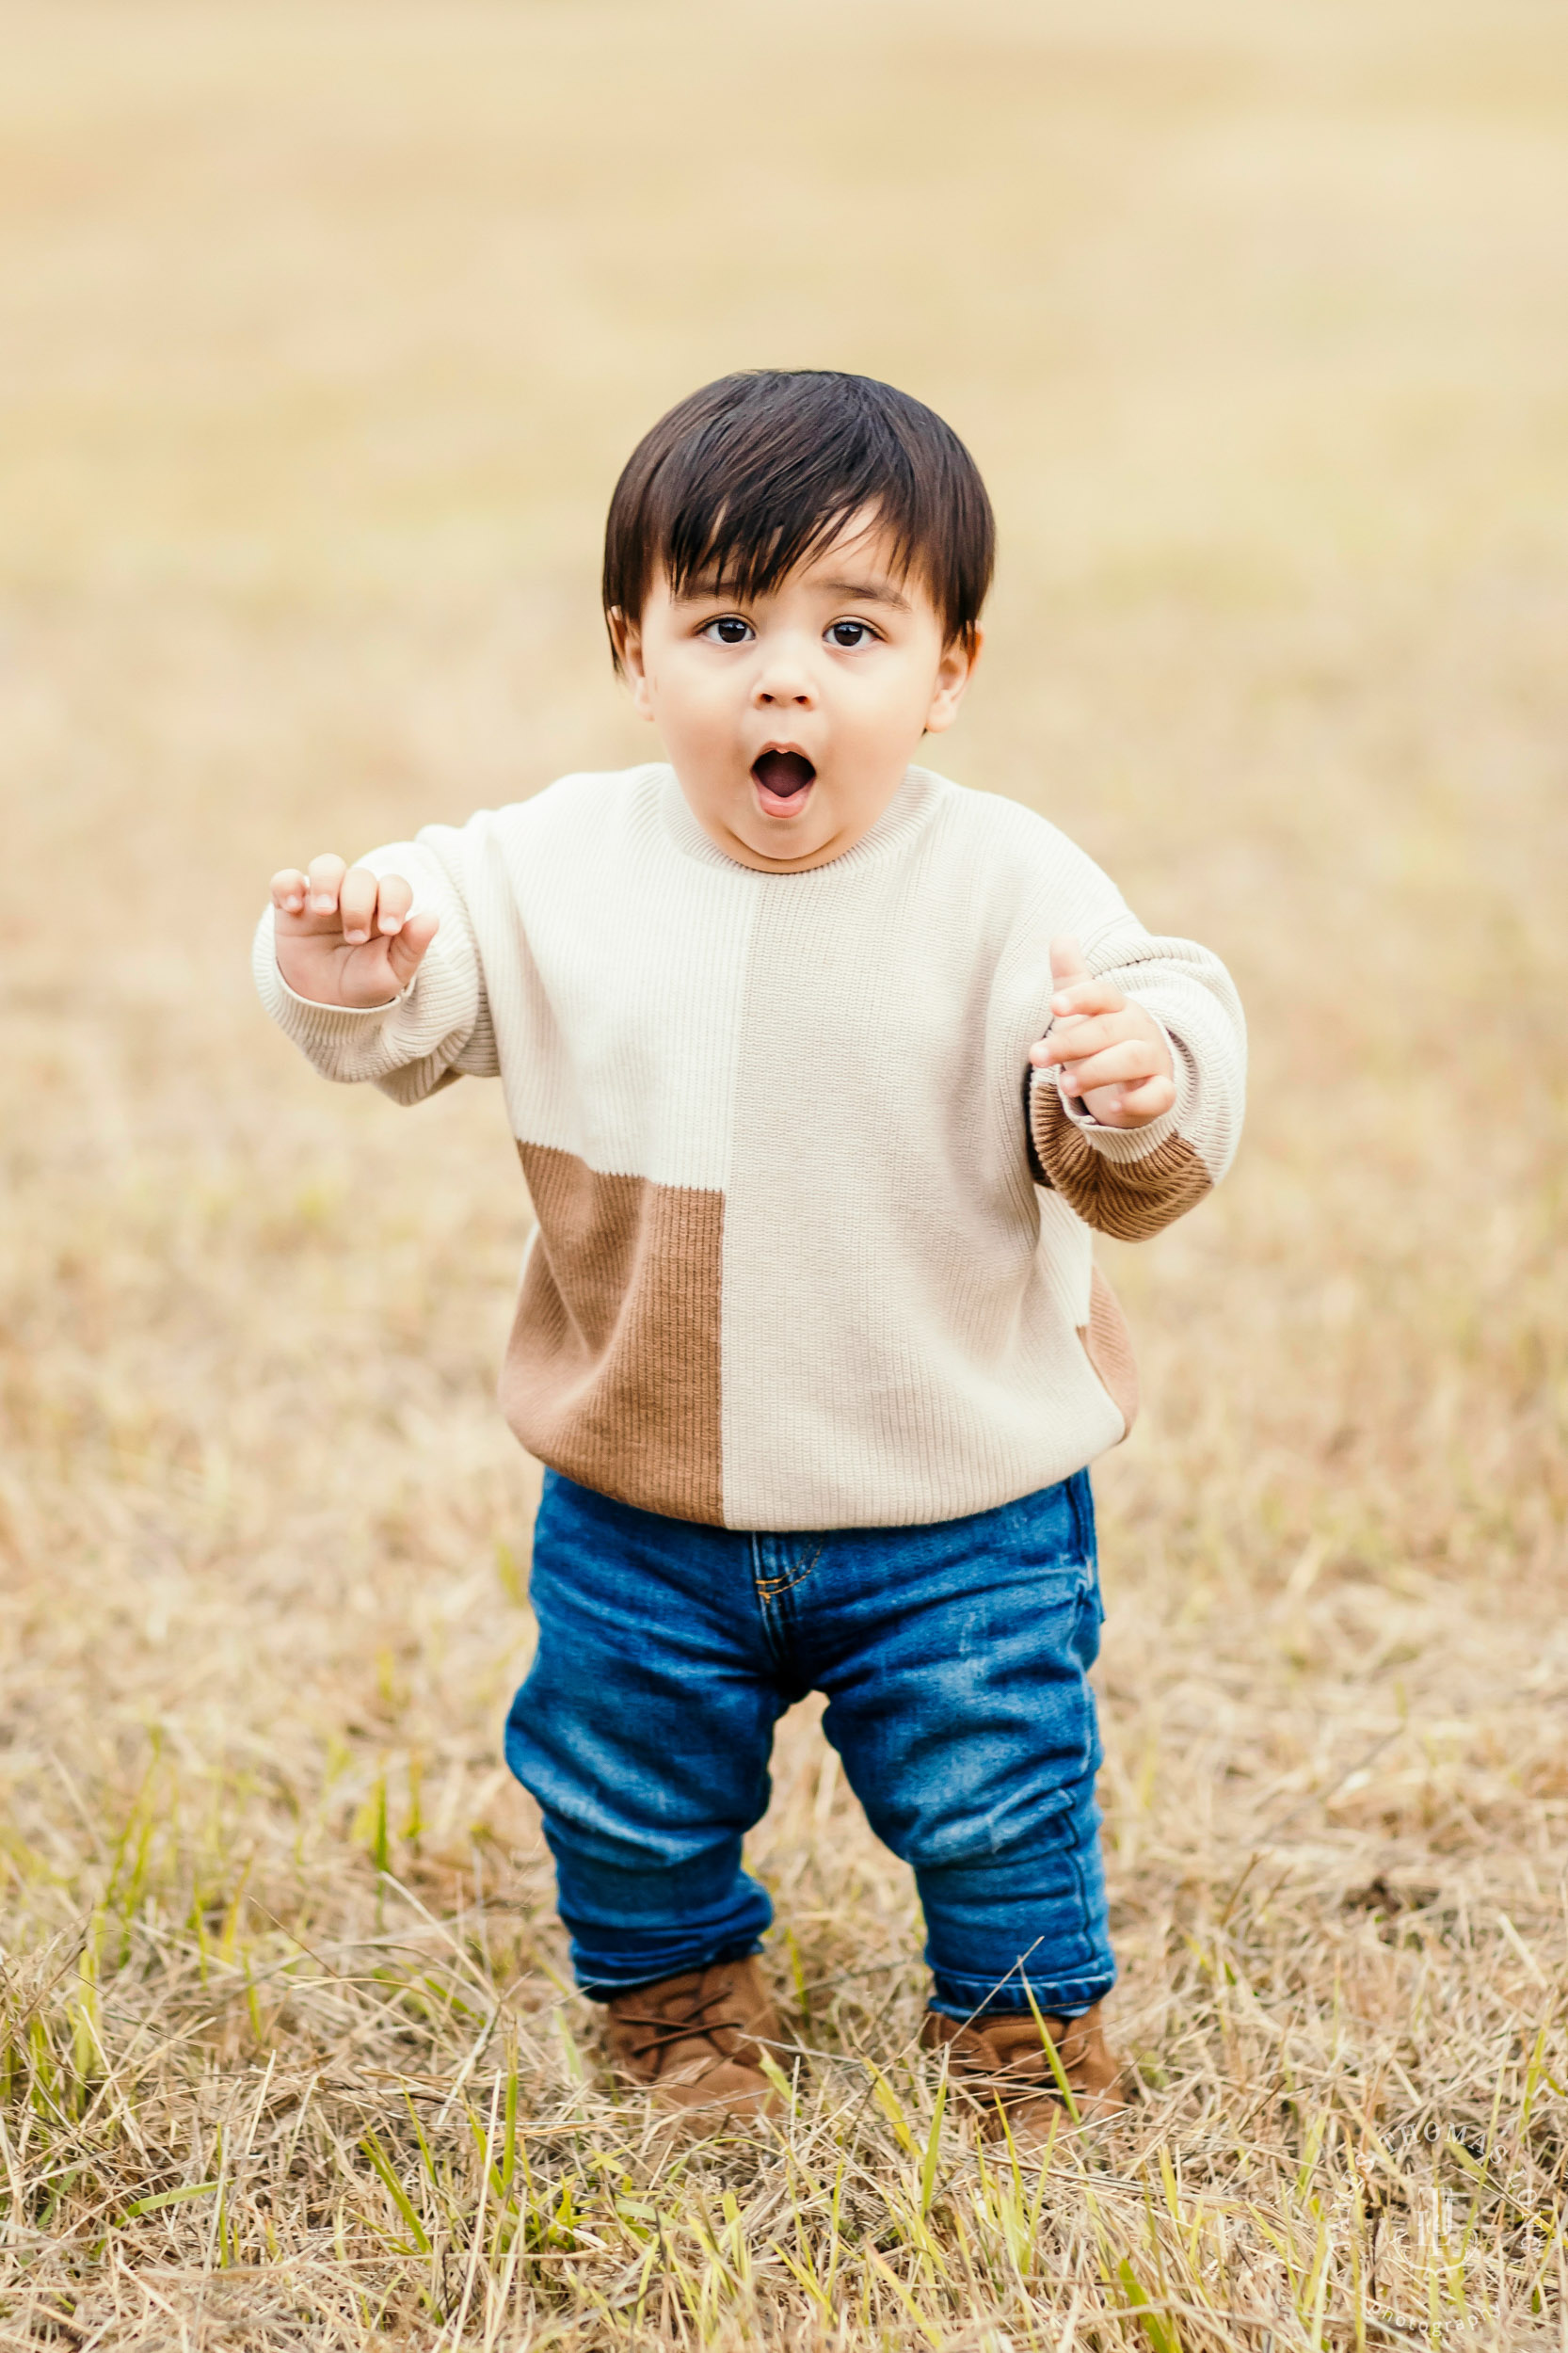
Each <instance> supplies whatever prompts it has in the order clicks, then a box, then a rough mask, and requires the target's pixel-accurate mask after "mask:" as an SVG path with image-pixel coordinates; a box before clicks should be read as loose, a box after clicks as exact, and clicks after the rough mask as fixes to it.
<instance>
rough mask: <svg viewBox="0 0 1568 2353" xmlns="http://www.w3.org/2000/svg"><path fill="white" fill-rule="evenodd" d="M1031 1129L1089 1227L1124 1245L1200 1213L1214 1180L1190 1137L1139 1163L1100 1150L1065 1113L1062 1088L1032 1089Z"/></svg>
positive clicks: (1060, 1188) (1170, 1139)
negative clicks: (1199, 1206)
mask: <svg viewBox="0 0 1568 2353" xmlns="http://www.w3.org/2000/svg"><path fill="white" fill-rule="evenodd" d="M1029 1118H1030V1128H1031V1132H1032V1135H1033V1138H1034V1149H1035V1151H1036V1152H1037V1153H1038V1155H1039V1159H1040V1165H1041V1167H1042V1168H1043V1169H1044V1170H1045V1172H1046V1175H1047V1176H1048V1177H1049V1179H1050V1181H1051V1183H1052V1184H1053V1185H1054V1186H1055V1188H1056V1190H1057V1192H1058V1193H1061V1194H1062V1196H1063V1198H1064V1200H1066V1201H1069V1202H1070V1203H1071V1204H1072V1206H1073V1208H1074V1209H1076V1210H1077V1211H1078V1214H1079V1216H1080V1218H1082V1220H1083V1222H1084V1224H1085V1225H1093V1226H1094V1227H1095V1228H1096V1231H1097V1232H1099V1233H1101V1234H1111V1235H1113V1236H1114V1238H1115V1239H1116V1241H1147V1240H1148V1238H1149V1236H1150V1235H1151V1234H1158V1233H1159V1232H1160V1230H1161V1228H1162V1227H1164V1226H1166V1225H1170V1224H1171V1223H1172V1222H1173V1220H1175V1219H1176V1218H1178V1217H1180V1216H1182V1215H1183V1213H1184V1212H1185V1211H1186V1210H1188V1209H1192V1207H1193V1205H1194V1203H1196V1202H1199V1201H1201V1200H1202V1199H1203V1196H1204V1194H1205V1193H1208V1192H1209V1191H1210V1190H1211V1189H1212V1186H1213V1182H1214V1180H1213V1178H1212V1177H1210V1175H1209V1173H1208V1169H1207V1167H1206V1166H1205V1165H1204V1161H1203V1160H1202V1157H1201V1155H1200V1154H1198V1153H1197V1152H1195V1151H1194V1150H1193V1148H1192V1145H1191V1144H1189V1143H1188V1142H1187V1140H1186V1138H1185V1137H1184V1136H1176V1135H1173V1136H1167V1137H1166V1138H1165V1141H1164V1142H1163V1143H1162V1144H1156V1145H1155V1148H1154V1150H1153V1151H1152V1152H1149V1153H1145V1155H1144V1158H1143V1159H1142V1160H1110V1159H1108V1158H1107V1157H1106V1155H1105V1154H1104V1153H1102V1152H1096V1149H1095V1147H1094V1145H1093V1144H1091V1143H1090V1141H1089V1139H1088V1137H1087V1136H1085V1135H1084V1134H1083V1132H1082V1131H1081V1129H1080V1128H1077V1127H1075V1126H1074V1124H1073V1122H1072V1121H1071V1120H1070V1119H1069V1118H1068V1116H1067V1114H1066V1112H1065V1111H1064V1109H1063V1104H1062V1097H1061V1095H1060V1094H1059V1092H1058V1091H1057V1089H1056V1088H1055V1087H1054V1086H1042V1085H1038V1084H1037V1085H1035V1086H1034V1087H1033V1088H1032V1090H1031V1094H1030V1106H1029Z"/></svg>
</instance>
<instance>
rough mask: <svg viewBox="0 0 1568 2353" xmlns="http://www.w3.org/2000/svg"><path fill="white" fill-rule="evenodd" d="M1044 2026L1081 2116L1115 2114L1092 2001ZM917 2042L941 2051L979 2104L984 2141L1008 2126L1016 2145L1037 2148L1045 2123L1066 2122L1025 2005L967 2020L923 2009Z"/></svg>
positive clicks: (957, 2084) (1117, 2095)
mask: <svg viewBox="0 0 1568 2353" xmlns="http://www.w3.org/2000/svg"><path fill="white" fill-rule="evenodd" d="M1045 2025H1046V2031H1047V2033H1048V2035H1049V2036H1050V2039H1051V2041H1052V2042H1053V2043H1054V2044H1055V2046H1056V2055H1057V2057H1058V2058H1059V2059H1060V2060H1061V2062H1062V2073H1064V2075H1065V2077H1066V2079H1067V2082H1068V2084H1069V2086H1070V2087H1071V2089H1072V2094H1073V2099H1074V2102H1075V2103H1076V2105H1077V2108H1078V2113H1079V2115H1080V2118H1082V2119H1085V2120H1087V2119H1089V2118H1092V2117H1104V2116H1114V2115H1115V2114H1116V2113H1117V2112H1118V2111H1119V2110H1120V2109H1122V2108H1125V2107H1126V2105H1127V2100H1126V2097H1125V2095H1124V2094H1123V2092H1122V2089H1121V2086H1120V2082H1119V2070H1118V2068H1117V2064H1116V2060H1115V2058H1114V2057H1113V2056H1112V2052H1111V2050H1110V2048H1109V2046H1108V2045H1107V2043H1106V2040H1105V2029H1104V2026H1103V2025H1101V2022H1100V2006H1099V2004H1098V2002H1096V2004H1095V2007H1094V2009H1088V2010H1085V2011H1084V2013H1083V2015H1082V2017H1081V2018H1048V2019H1047V2020H1046V2022H1045ZM920 2041H922V2042H923V2043H924V2045H925V2047H926V2049H927V2050H928V2051H940V2050H944V2049H945V2050H946V2052H947V2055H948V2081H949V2083H951V2084H952V2088H953V2089H954V2090H955V2091H956V2092H958V2093H959V2094H960V2096H961V2097H962V2098H964V2099H965V2100H967V2101H968V2102H969V2103H970V2104H971V2105H973V2106H974V2107H975V2108H977V2109H978V2110H979V2122H980V2129H981V2131H982V2132H983V2133H984V2136H985V2137H986V2139H987V2140H1001V2139H1003V2138H1005V2137H1006V2134H1007V2133H1008V2132H1009V2131H1010V2132H1011V2133H1012V2135H1013V2137H1014V2139H1015V2141H1016V2143H1017V2145H1018V2147H1019V2148H1020V2149H1038V2148H1042V2147H1043V2146H1044V2144H1045V2142H1046V2141H1047V2139H1048V2137H1049V2135H1050V2131H1051V2127H1052V2125H1053V2124H1055V2125H1056V2126H1058V2127H1060V2126H1061V2125H1062V2123H1063V2122H1064V2121H1065V2118H1066V2104H1065V2102H1064V2100H1063V2098H1062V2094H1061V2092H1060V2090H1059V2089H1058V2087H1057V2081H1056V2073H1055V2070H1054V2069H1053V2068H1052V2066H1051V2063H1050V2060H1049V2059H1048V2057H1047V2055H1046V2050H1045V2045H1044V2044H1043V2043H1042V2042H1041V2041H1040V2029H1039V2027H1038V2026H1037V2025H1035V2023H1034V2014H1033V2012H1032V2010H1027V2009H1026V2010H1022V2011H1019V2010H991V2011H989V2012H988V2013H987V2014H986V2015H984V2017H980V2018H976V2019H974V2020H973V2021H972V2022H971V2023H970V2024H969V2025H965V2024H964V2023H963V2022H962V2021H961V2020H960V2019H957V2018H947V2017H944V2016H943V2014H942V2012H941V2011H940V2010H936V2009H928V2010H927V2011H926V2014H925V2025H924V2027H923V2029H922V2031H921V2034H920ZM1004 2113H1005V2116H1006V2124H1005V2126H1004V2124H1003V2121H1002V2118H1003V2114H1004Z"/></svg>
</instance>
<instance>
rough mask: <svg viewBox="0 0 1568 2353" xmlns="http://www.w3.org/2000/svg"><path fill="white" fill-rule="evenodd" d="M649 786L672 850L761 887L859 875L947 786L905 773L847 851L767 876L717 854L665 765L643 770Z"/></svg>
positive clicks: (925, 772) (920, 823) (918, 824)
mask: <svg viewBox="0 0 1568 2353" xmlns="http://www.w3.org/2000/svg"><path fill="white" fill-rule="evenodd" d="M648 776H649V781H650V782H651V784H652V786H653V789H654V792H655V794H656V797H657V800H658V805H659V810H660V814H661V816H662V817H663V819H664V830H665V831H666V833H667V834H668V835H669V837H670V839H671V840H672V841H673V842H674V844H675V847H676V848H677V849H678V850H679V851H680V853H681V855H682V856H685V857H689V858H692V859H694V860H695V861H696V864H698V865H699V866H716V867H722V868H724V869H726V870H727V871H728V872H730V873H732V874H745V875H748V876H750V878H751V879H752V880H753V881H755V882H760V883H798V882H809V881H813V880H817V879H821V878H822V877H824V876H825V875H828V874H841V873H848V872H858V870H859V869H860V868H861V867H863V866H869V865H871V864H872V862H873V860H875V859H877V858H880V857H883V856H887V855H888V852H889V851H892V850H897V849H899V848H902V847H903V846H904V844H905V843H906V842H909V841H912V840H914V838H915V836H916V835H917V834H918V833H920V831H921V830H922V829H923V828H924V826H925V825H926V824H927V823H928V821H929V819H930V817H931V813H932V811H933V809H934V808H935V807H936V802H937V801H938V799H939V798H940V797H941V795H942V794H943V793H944V792H952V789H953V788H952V786H951V785H950V784H948V783H947V781H946V779H945V778H943V777H941V776H936V775H935V774H934V773H933V772H932V771H931V770H930V769H929V768H916V767H910V768H907V769H905V771H904V782H903V783H902V784H901V785H900V786H899V788H898V791H897V792H895V793H894V794H893V797H892V799H891V800H890V801H889V802H888V806H887V808H885V809H884V810H883V812H882V814H881V816H880V817H879V818H878V819H877V821H876V823H875V824H874V825H872V827H871V828H870V830H869V831H868V832H866V833H864V834H862V835H861V837H860V839H859V840H858V841H856V842H855V843H854V844H853V845H852V846H851V847H850V848H849V849H847V850H843V851H840V855H839V856H837V857H832V858H828V859H826V860H824V863H823V864H822V865H821V866H803V867H801V868H799V869H798V870H797V871H796V872H794V873H783V874H769V873H765V872H763V871H762V869H761V868H760V867H757V866H746V865H744V863H743V862H742V860H741V859H740V858H738V857H731V856H729V853H728V851H727V850H721V849H720V847H719V845H718V843H717V842H716V841H715V840H713V839H712V835H711V834H709V833H707V832H706V831H705V830H704V828H703V827H702V825H701V824H699V823H698V822H697V819H696V817H695V816H694V814H693V812H692V808H691V805H690V803H689V802H688V801H687V798H686V795H685V794H684V792H682V791H681V790H680V778H679V776H677V775H676V773H675V770H674V769H673V768H672V767H671V766H670V765H669V764H668V762H667V761H659V762H656V763H654V764H653V765H652V766H651V767H650V768H649V770H648Z"/></svg>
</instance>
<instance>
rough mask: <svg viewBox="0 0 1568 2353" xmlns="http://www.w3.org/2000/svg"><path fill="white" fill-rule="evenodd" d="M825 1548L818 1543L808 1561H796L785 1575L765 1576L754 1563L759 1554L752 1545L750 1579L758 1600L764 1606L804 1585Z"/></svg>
mask: <svg viewBox="0 0 1568 2353" xmlns="http://www.w3.org/2000/svg"><path fill="white" fill-rule="evenodd" d="M825 1549H826V1547H825V1546H824V1545H818V1546H817V1547H816V1550H815V1551H814V1552H813V1553H812V1554H811V1556H810V1558H809V1559H808V1561H803V1562H800V1563H797V1565H796V1566H795V1567H794V1568H793V1569H791V1570H789V1571H788V1572H787V1573H786V1574H785V1575H783V1576H781V1577H766V1576H764V1575H763V1573H762V1570H761V1568H760V1566H758V1565H756V1564H757V1562H758V1560H759V1555H758V1553H757V1551H756V1549H755V1547H754V1548H753V1552H752V1561H753V1567H752V1572H751V1581H752V1583H753V1585H754V1586H755V1587H756V1589H757V1598H758V1600H759V1601H760V1602H761V1603H762V1604H763V1605H764V1606H766V1605H767V1604H768V1603H769V1602H775V1601H780V1600H782V1599H783V1597H784V1595H785V1594H786V1593H793V1592H794V1590H795V1587H796V1586H797V1585H804V1584H805V1582H806V1580H807V1578H808V1577H810V1576H811V1575H813V1573H814V1572H815V1570H816V1568H817V1566H818V1564H819V1562H820V1561H821V1560H822V1557H823V1553H824V1550H825Z"/></svg>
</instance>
